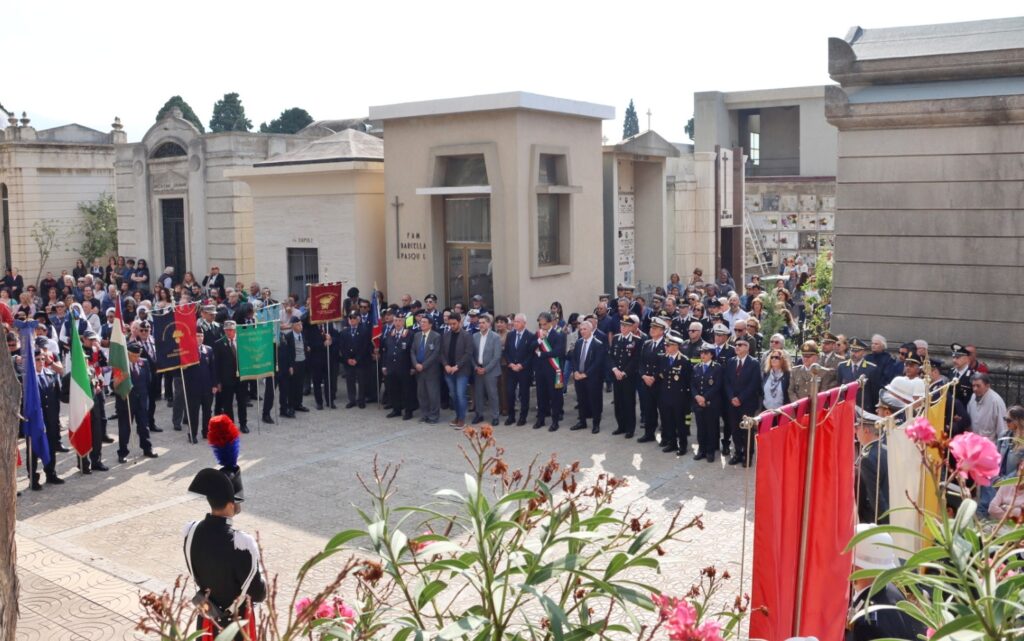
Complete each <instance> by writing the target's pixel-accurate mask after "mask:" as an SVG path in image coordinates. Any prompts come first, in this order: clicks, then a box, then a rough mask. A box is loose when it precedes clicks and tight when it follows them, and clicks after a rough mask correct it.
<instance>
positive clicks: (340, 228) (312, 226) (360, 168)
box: [239, 162, 386, 300]
mask: <svg viewBox="0 0 1024 641" xmlns="http://www.w3.org/2000/svg"><path fill="white" fill-rule="evenodd" d="M332 166H334V167H337V168H336V169H334V170H330V171H324V170H322V169H321V168H319V167H318V166H317V165H305V166H296V167H288V168H270V169H273V170H275V171H281V170H287V171H289V172H293V173H284V174H276V175H254V174H257V173H258V172H259V170H258V169H257V170H245V171H246V172H247V175H244V176H240V177H239V179H240V180H243V181H245V182H246V183H247V184H248V185H249V186H250V188H251V192H252V203H253V235H254V245H255V256H254V260H255V277H256V280H257V281H258V282H259V283H260V284H261V285H262V286H263V287H270V288H271V290H272V291H273V294H274V297H275V298H277V299H279V300H280V299H281V298H283V297H284V296H285V294H286V292H287V282H286V281H287V278H288V263H287V256H288V251H287V250H288V248H316V249H317V250H318V251H317V260H318V262H319V273H320V278H321V280H324V281H338V280H340V281H344V282H345V286H346V288H347V287H348V286H353V285H354V286H356V287H358V288H359V289H360V290H361V291H365V292H366V295H367V296H368V295H369V292H370V291H371V290H372V289H373V285H374V283H377V284H378V285H379V286H380V287H383V286H384V285H385V282H386V271H385V259H384V238H385V236H384V209H385V207H384V168H383V166H382V164H381V163H367V162H354V163H336V164H332ZM342 167H343V168H342Z"/></svg>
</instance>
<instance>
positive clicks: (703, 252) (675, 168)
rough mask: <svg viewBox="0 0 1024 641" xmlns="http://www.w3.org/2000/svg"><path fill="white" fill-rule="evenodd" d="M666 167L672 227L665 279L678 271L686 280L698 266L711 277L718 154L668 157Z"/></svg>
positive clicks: (713, 252) (713, 259) (713, 253)
mask: <svg viewBox="0 0 1024 641" xmlns="http://www.w3.org/2000/svg"><path fill="white" fill-rule="evenodd" d="M665 171H666V174H668V176H669V179H668V188H667V189H668V207H669V212H670V214H671V225H672V229H671V230H670V234H671V245H670V246H669V249H668V251H669V266H668V269H667V270H666V272H667V273H666V274H665V278H664V281H665V282H666V283H667V282H668V275H669V273H672V272H676V273H678V274H679V275H680V276H682V277H683V282H686V280H687V277H688V276H689V274H690V273H691V272H693V270H694V268H696V267H700V268H701V269H703V270H704V275H705V278H710V277H711V276H710V274H712V273H713V271H714V266H715V216H716V213H715V154H714V152H699V151H698V152H695V153H693V154H692V155H689V154H684V155H683V156H681V157H679V158H669V159H668V163H667V166H666V170H665Z"/></svg>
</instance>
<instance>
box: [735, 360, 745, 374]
mask: <svg viewBox="0 0 1024 641" xmlns="http://www.w3.org/2000/svg"><path fill="white" fill-rule="evenodd" d="M741 369H743V359H742V358H737V359H736V376H737V377H738V376H739V375H740V370H741Z"/></svg>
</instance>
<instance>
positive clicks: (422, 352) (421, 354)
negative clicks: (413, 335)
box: [416, 332, 427, 363]
mask: <svg viewBox="0 0 1024 641" xmlns="http://www.w3.org/2000/svg"><path fill="white" fill-rule="evenodd" d="M426 356H427V332H424V333H423V337H422V338H421V339H420V348H419V351H417V353H416V360H418V361H419V362H421V363H422V362H423V359H424V358H426Z"/></svg>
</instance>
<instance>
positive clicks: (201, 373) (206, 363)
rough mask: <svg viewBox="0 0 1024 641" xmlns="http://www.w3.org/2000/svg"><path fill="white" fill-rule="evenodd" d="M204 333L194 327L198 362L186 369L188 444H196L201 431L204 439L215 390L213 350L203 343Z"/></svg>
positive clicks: (200, 327) (200, 328)
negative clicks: (197, 346)
mask: <svg viewBox="0 0 1024 641" xmlns="http://www.w3.org/2000/svg"><path fill="white" fill-rule="evenodd" d="M205 338H206V333H205V331H204V330H203V327H202V326H198V327H196V340H197V342H198V343H199V362H198V363H196V364H195V365H193V366H192V367H186V368H185V370H184V373H185V391H186V394H187V401H188V403H187V405H188V408H187V409H188V427H189V442H190V443H192V444H195V443H198V442H199V439H198V435H199V431H200V429H201V430H202V434H203V439H205V438H206V430H207V426H208V425H209V424H210V416H211V415H212V409H213V395H214V394H215V393H216V392H215V391H214V390H215V389H216V388H217V370H216V369H214V363H213V348H212V347H210V346H209V345H206V344H205V343H204V342H203V341H204V339H205Z"/></svg>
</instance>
